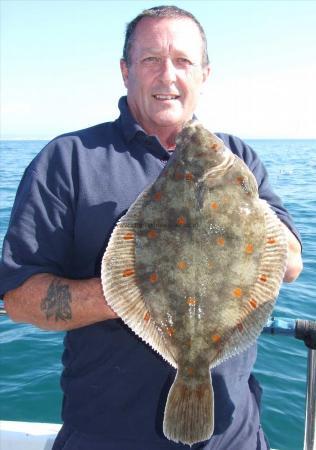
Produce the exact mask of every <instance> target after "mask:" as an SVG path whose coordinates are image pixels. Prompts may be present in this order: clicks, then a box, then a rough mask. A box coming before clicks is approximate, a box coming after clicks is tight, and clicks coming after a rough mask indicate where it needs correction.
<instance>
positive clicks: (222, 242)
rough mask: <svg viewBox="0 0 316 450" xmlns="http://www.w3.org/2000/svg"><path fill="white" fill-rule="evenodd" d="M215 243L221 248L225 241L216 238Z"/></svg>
mask: <svg viewBox="0 0 316 450" xmlns="http://www.w3.org/2000/svg"><path fill="white" fill-rule="evenodd" d="M216 242H217V245H220V246H221V247H222V246H223V245H225V239H224V238H222V237H219V238H217V240H216Z"/></svg>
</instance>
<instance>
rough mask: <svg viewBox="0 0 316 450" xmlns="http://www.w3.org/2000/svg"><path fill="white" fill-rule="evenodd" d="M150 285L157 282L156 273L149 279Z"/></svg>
mask: <svg viewBox="0 0 316 450" xmlns="http://www.w3.org/2000/svg"><path fill="white" fill-rule="evenodd" d="M149 281H150V282H151V283H156V282H157V281H158V274H157V273H156V272H154V273H152V274H151V275H150V277H149Z"/></svg>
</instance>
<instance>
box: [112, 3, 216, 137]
mask: <svg viewBox="0 0 316 450" xmlns="http://www.w3.org/2000/svg"><path fill="white" fill-rule="evenodd" d="M121 70H122V75H123V79H124V83H125V86H126V88H127V99H128V104H129V107H130V109H131V111H132V114H133V115H134V117H135V118H136V120H137V121H138V122H139V123H140V124H141V125H142V127H143V128H144V129H145V131H146V132H147V133H150V134H155V135H158V136H160V135H162V134H163V135H168V133H169V135H175V134H176V133H177V132H178V131H180V129H181V128H182V125H183V124H184V123H185V122H186V121H187V120H189V119H191V117H192V115H193V112H194V110H195V108H196V105H197V101H198V98H199V95H200V91H201V87H202V84H203V83H204V81H205V80H206V79H207V77H208V75H209V66H208V56H207V47H206V38H205V34H204V31H203V28H202V27H201V25H200V24H199V22H198V21H197V20H196V19H195V18H194V16H193V15H192V14H190V13H188V12H187V11H184V10H181V9H179V8H177V7H174V6H161V7H155V8H151V9H149V10H145V11H143V12H142V13H141V14H140V15H139V16H137V17H136V18H135V19H134V20H133V21H132V22H131V23H130V24H129V25H128V26H127V31H126V39H125V45H124V52H123V58H122V60H121Z"/></svg>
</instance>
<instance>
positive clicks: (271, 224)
mask: <svg viewBox="0 0 316 450" xmlns="http://www.w3.org/2000/svg"><path fill="white" fill-rule="evenodd" d="M259 201H260V203H261V206H262V208H263V211H264V218H265V229H266V235H265V237H266V242H265V246H264V250H263V252H262V258H261V261H260V264H259V267H258V274H257V280H256V282H255V283H254V285H253V287H252V289H251V290H250V295H249V301H248V302H247V303H246V304H245V306H244V307H243V308H242V310H241V313H240V317H239V318H238V321H237V324H235V325H234V327H233V329H231V330H230V336H229V337H228V339H227V344H226V345H225V347H224V348H223V349H222V351H220V352H219V353H218V354H217V356H216V358H215V359H214V360H213V361H212V363H211V366H210V367H215V366H216V365H217V364H218V363H219V362H222V361H224V360H225V359H227V358H229V357H231V356H233V355H235V354H236V353H240V352H242V351H244V350H246V349H247V348H248V347H249V346H250V345H251V344H252V343H253V342H254V341H255V339H256V338H257V337H258V336H259V335H260V333H261V332H262V329H263V327H264V326H265V324H266V323H267V320H268V318H269V316H270V315H271V313H272V311H273V308H274V304H275V300H276V298H277V296H278V294H279V290H280V287H281V284H282V280H283V276H284V273H285V269H286V261H287V237H286V234H285V230H284V229H283V225H282V222H281V221H280V219H279V218H278V217H277V215H276V214H275V212H274V211H273V210H272V209H271V207H270V206H269V205H268V203H267V202H266V201H265V200H262V199H259ZM237 348H238V351H237V350H236V349H237Z"/></svg>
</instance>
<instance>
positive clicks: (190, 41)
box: [133, 17, 202, 51]
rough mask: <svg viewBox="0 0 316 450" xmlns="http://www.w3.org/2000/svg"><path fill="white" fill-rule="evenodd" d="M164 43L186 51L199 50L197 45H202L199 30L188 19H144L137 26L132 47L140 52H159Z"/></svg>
mask: <svg viewBox="0 0 316 450" xmlns="http://www.w3.org/2000/svg"><path fill="white" fill-rule="evenodd" d="M144 35H145V36H144ZM144 37H145V40H144ZM164 41H167V42H169V43H170V42H171V43H176V44H177V47H178V49H179V50H186V51H189V50H190V49H192V50H194V51H196V50H199V47H197V45H199V46H200V45H202V37H201V33H200V30H199V28H198V26H197V25H196V23H195V22H194V21H193V20H192V19H190V18H189V17H181V18H177V17H144V18H143V19H141V20H140V22H139V23H138V24H137V27H136V30H135V35H134V39H133V46H135V44H136V46H137V47H138V49H141V50H142V51H152V50H159V49H160V44H161V43H164Z"/></svg>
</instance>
